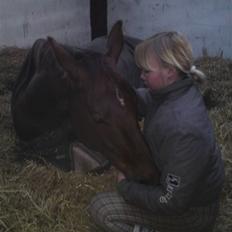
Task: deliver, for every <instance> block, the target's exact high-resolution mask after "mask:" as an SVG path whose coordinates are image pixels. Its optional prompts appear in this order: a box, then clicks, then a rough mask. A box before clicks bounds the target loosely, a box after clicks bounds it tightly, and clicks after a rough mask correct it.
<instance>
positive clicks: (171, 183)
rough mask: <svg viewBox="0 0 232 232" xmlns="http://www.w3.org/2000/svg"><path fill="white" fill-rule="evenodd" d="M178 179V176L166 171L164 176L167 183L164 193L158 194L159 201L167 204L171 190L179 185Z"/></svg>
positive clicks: (171, 194)
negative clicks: (166, 173)
mask: <svg viewBox="0 0 232 232" xmlns="http://www.w3.org/2000/svg"><path fill="white" fill-rule="evenodd" d="M180 181H181V178H180V177H179V176H176V175H173V174H170V173H168V175H167V177H166V183H167V188H166V193H165V194H164V195H162V196H160V199H159V201H160V203H165V204H167V203H168V201H169V200H170V199H172V197H173V192H174V191H175V189H176V188H178V187H179V186H180Z"/></svg>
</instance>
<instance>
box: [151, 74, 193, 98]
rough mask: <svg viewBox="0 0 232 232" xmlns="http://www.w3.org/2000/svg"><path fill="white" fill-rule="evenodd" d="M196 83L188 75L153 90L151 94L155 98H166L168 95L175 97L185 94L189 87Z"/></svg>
mask: <svg viewBox="0 0 232 232" xmlns="http://www.w3.org/2000/svg"><path fill="white" fill-rule="evenodd" d="M193 84H194V81H193V80H192V78H189V77H186V78H184V79H181V80H179V81H176V82H174V83H173V84H171V85H169V86H167V87H165V88H163V89H160V90H156V91H151V96H152V98H153V99H154V100H156V101H157V100H158V99H160V100H161V99H164V98H166V97H168V98H169V97H170V98H173V97H174V98H175V97H178V96H180V95H182V94H183V92H185V91H186V90H187V89H189V88H190V87H191V86H192V85H193Z"/></svg>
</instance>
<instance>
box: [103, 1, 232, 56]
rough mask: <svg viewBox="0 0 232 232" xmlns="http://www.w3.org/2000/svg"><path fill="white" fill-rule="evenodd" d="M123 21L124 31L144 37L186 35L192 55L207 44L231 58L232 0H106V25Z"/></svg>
mask: <svg viewBox="0 0 232 232" xmlns="http://www.w3.org/2000/svg"><path fill="white" fill-rule="evenodd" d="M118 19H122V20H123V21H124V31H125V33H126V34H128V35H130V36H134V37H138V38H141V39H144V38H146V37H149V36H151V35H153V34H155V33H157V32H160V31H167V30H175V31H179V32H181V33H183V34H185V35H186V36H187V38H188V39H189V40H190V42H191V43H192V47H193V51H194V55H195V56H201V54H202V49H203V48H207V51H208V54H209V55H211V56H215V55H219V54H220V53H221V51H223V55H224V57H230V58H232V0H108V26H109V28H110V27H111V26H112V24H113V23H114V22H115V21H116V20H118Z"/></svg>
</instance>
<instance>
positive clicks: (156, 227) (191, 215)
mask: <svg viewBox="0 0 232 232" xmlns="http://www.w3.org/2000/svg"><path fill="white" fill-rule="evenodd" d="M218 209H219V203H218V202H216V203H214V204H212V205H210V206H206V207H197V208H190V209H189V210H188V211H186V212H185V213H184V214H182V215H178V216H159V215H156V214H154V213H152V212H150V211H148V210H144V209H140V208H138V207H135V206H133V205H131V204H128V203H127V202H125V201H124V199H123V198H122V197H121V196H120V195H119V194H118V193H117V192H105V193H98V194H97V195H96V196H95V197H94V198H93V199H92V201H91V203H90V204H89V206H88V208H87V211H88V213H89V214H90V216H91V217H92V219H93V220H94V222H95V223H96V224H97V225H98V226H100V227H101V228H102V229H104V230H105V231H107V232H152V231H154V232H155V231H158V232H211V231H212V230H213V226H214V224H215V220H216V217H217V214H218Z"/></svg>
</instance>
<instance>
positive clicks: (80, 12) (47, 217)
mask: <svg viewBox="0 0 232 232" xmlns="http://www.w3.org/2000/svg"><path fill="white" fill-rule="evenodd" d="M33 2H34V1H33ZM98 2H99V1H98ZM17 4H18V5H17ZM94 4H96V2H95V3H93V1H85V0H82V1H81V0H79V1H72V0H68V1H62V0H60V1H58V0H51V1H40V3H37V5H35V4H34V3H33V4H32V1H30V0H24V1H21V2H20V4H19V3H18V1H16V0H15V1H13V0H10V1H6V0H4V1H1V3H0V12H1V14H0V17H1V21H0V43H1V44H0V46H1V47H2V49H1V51H0V173H1V175H0V176H1V178H0V207H1V211H0V228H1V230H2V231H60V232H61V231H62V232H63V231H80V232H85V231H90V230H91V229H92V230H94V231H97V229H96V228H95V227H94V225H93V224H92V222H91V220H90V219H89V217H88V215H87V213H86V211H85V208H86V206H87V204H88V202H89V201H90V199H91V197H92V196H93V195H94V194H95V193H97V192H100V191H106V190H112V189H114V183H116V181H115V177H114V170H113V169H112V170H110V171H108V172H106V173H104V174H102V175H100V176H91V175H81V174H78V173H75V172H65V171H62V170H61V169H59V168H57V167H55V166H54V165H52V164H50V163H48V162H46V161H43V160H41V162H34V161H31V160H27V159H23V160H22V159H19V157H28V156H36V157H37V156H41V157H43V156H46V155H52V154H53V155H60V154H65V153H66V152H67V147H56V148H52V149H49V150H44V151H36V150H28V149H26V148H24V147H22V146H19V141H18V139H17V137H16V136H15V132H14V129H13V125H12V119H11V114H10V97H11V91H12V88H13V85H14V82H15V79H16V76H17V74H18V72H19V70H20V67H21V65H22V62H23V60H24V58H25V55H26V54H27V52H28V48H29V47H30V46H31V44H32V43H33V41H34V40H35V39H37V38H40V37H46V36H47V35H51V36H54V37H55V38H56V39H57V40H59V41H60V42H62V43H65V44H69V45H72V46H82V45H83V44H84V43H86V42H89V41H90V40H91V38H94V37H96V35H103V34H104V33H106V29H105V28H106V23H107V27H108V28H110V27H111V25H112V24H113V23H114V21H116V20H117V19H123V21H124V31H125V33H126V34H129V35H131V36H136V37H139V38H145V37H147V36H150V35H151V32H152V33H153V32H158V31H161V30H162V29H165V30H169V29H173V30H179V31H182V32H183V33H185V34H186V35H187V36H188V37H189V39H190V40H191V42H192V44H193V48H194V52H195V56H196V61H195V63H196V65H197V66H198V67H200V68H201V69H202V70H203V71H205V73H206V74H207V76H208V78H209V80H210V82H209V85H208V86H207V87H206V88H204V89H202V92H203V94H205V95H206V96H207V98H208V100H209V102H210V108H209V115H210V117H211V119H212V122H213V125H214V128H215V133H216V136H217V139H218V142H219V144H220V146H221V149H222V152H223V158H224V160H225V167H226V182H225V186H224V190H223V194H222V198H221V202H222V207H221V209H220V217H219V218H218V221H217V225H216V228H215V230H214V231H215V232H230V231H231V230H232V221H231V214H232V206H231V205H232V203H231V201H232V194H231V189H232V152H231V151H232V142H231V141H232V103H231V102H232V101H231V100H232V61H231V54H232V52H231V47H232V46H231V38H232V37H231V31H230V28H229V22H231V17H232V16H231V15H232V14H231V11H232V1H228V0H227V1H220V3H219V2H218V1H211V3H210V4H209V3H208V2H207V1H198V0H195V1H172V3H170V2H169V1H162V0H160V1H145V0H143V1H135V0H133V1H132V0H128V1H110V0H108V1H107V20H106V19H105V18H104V19H101V21H100V25H101V26H100V28H101V29H102V28H104V29H103V30H102V31H100V32H99V30H97V29H96V28H97V25H96V24H95V23H96V22H95V23H93V22H91V18H92V19H95V20H97V18H96V16H97V15H98V13H99V11H100V10H104V9H105V6H106V5H104V8H102V6H103V5H101V4H105V2H104V3H101V4H100V7H99V5H98V4H97V5H94ZM180 5H181V6H184V7H182V8H181V7H180ZM180 8H181V9H182V11H183V12H182V11H180ZM99 9H100V10H99ZM105 10H106V9H105ZM32 12H33V13H32ZM141 12H142V13H141ZM180 14H182V15H183V17H186V19H185V20H183V17H180ZM33 15H34V16H33ZM143 15H144V17H143ZM50 17H51V18H50ZM141 18H142V19H141ZM16 19H17V20H16ZM60 19H63V20H64V21H65V20H66V21H65V22H66V23H65V26H64V24H63V21H61V20H60ZM151 19H153V20H151ZM186 20H189V21H186ZM15 22H17V23H16V24H17V26H14V23H15ZM44 22H45V24H46V26H43V25H44ZM68 22H69V23H68ZM77 22H79V24H78V23H77ZM80 22H82V23H80ZM83 22H84V23H83ZM186 24H187V26H186ZM87 25H88V26H87ZM91 25H92V28H91ZM176 25H178V27H177V26H176ZM93 28H94V29H93ZM215 31H216V32H215ZM98 33H99V34H98ZM77 38H78V39H77Z"/></svg>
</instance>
